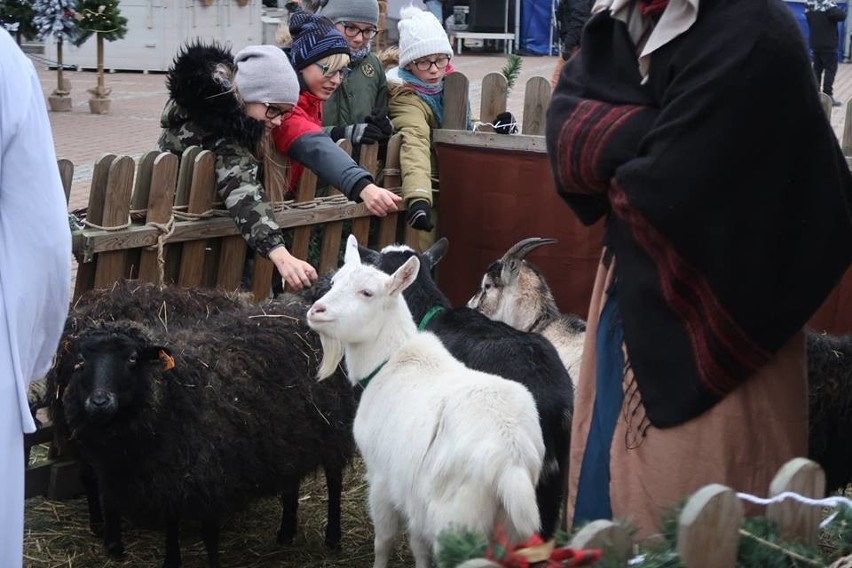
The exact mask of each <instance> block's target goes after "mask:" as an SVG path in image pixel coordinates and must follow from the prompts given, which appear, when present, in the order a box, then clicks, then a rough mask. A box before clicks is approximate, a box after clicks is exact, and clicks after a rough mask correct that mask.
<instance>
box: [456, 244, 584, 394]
mask: <svg viewBox="0 0 852 568" xmlns="http://www.w3.org/2000/svg"><path fill="white" fill-rule="evenodd" d="M555 242H556V241H555V240H554V239H541V238H529V239H524V240H522V241H519V242H518V243H515V245H513V246H512V247H511V248H510V249H509V250H507V251H506V253H505V254H504V255H503V257H502V258H501V259H500V260H495V261H494V262H492V263H491V265H490V266H489V267H488V268H487V269H486V271H485V274H484V275H483V276H482V283H481V284H480V287H479V290H478V291H477V292H476V294H474V295H473V297H472V298H471V299H470V300H468V302H467V307H468V308H471V309H474V310H477V311H478V312H481V313H482V314H484V315H486V316H488V317H489V318H490V319H493V320H496V321H502V322H503V323H505V324H508V325H510V326H512V327H514V328H515V329H519V330H521V331H528V332H535V333H540V334H542V335H543V336H544V337H545V338H547V340H548V341H550V342H551V343H552V344H553V346H554V347H555V348H556V352H557V353H559V358H560V359H561V360H562V364H563V365H564V366H565V369H566V370H567V371H568V374H569V375H571V378H572V379H573V380H574V384H575V385H576V384H577V380H578V378H579V375H580V361H581V359H582V356H583V343H584V342H585V340H586V322H585V321H583V320H582V319H581V318H579V317H577V316H575V315H573V314H566V315H563V314H561V313H559V308H558V307H557V306H556V300H555V299H554V298H553V292H551V290H550V287H549V286H548V285H547V282H545V280H544V276H543V275H542V274H541V272H540V271H539V270H538V268H536V267H535V266H533V265H532V264H530V263H528V262H527V261H526V260H524V257H525V256H526V255H527V254H529V253H530V252H531V251H532V250H533V249H535V248H538V247H539V246H541V245H545V244H550V243H555Z"/></svg>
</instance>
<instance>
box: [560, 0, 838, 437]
mask: <svg viewBox="0 0 852 568" xmlns="http://www.w3.org/2000/svg"><path fill="white" fill-rule="evenodd" d="M649 69H650V71H649V76H648V80H647V82H646V84H644V85H643V84H641V80H640V75H639V70H638V66H637V57H636V51H635V47H634V45H633V43H632V42H631V40H630V38H629V36H628V33H627V30H626V28H625V26H624V24H622V23H621V22H619V21H617V20H614V19H613V18H611V17H610V15H609V13H608V12H601V13H598V14H596V15H594V16H593V17H592V18H591V19H590V20H589V22H588V24H587V27H586V29H585V31H584V35H583V40H582V50H581V56H580V57H576V58H574V59H573V60H572V61H571V62H570V63H569V64H567V65H566V67H565V70H564V71H563V74H562V76H561V78H560V81H559V85H558V87H557V89H556V92H555V94H554V96H553V100H552V102H551V106H550V110H549V116H548V127H547V144H548V151H549V153H550V157H551V163H552V166H553V171H554V176H555V178H556V181H557V187H558V191H559V192H560V194H561V195H562V197H563V198H564V199H565V200H566V201H567V202H568V204H569V205H570V206H571V207H572V209H573V210H574V211H575V212H576V214H577V215H578V216H579V217H580V219H581V220H582V221H583V222H584V223H588V224H591V223H593V222H594V221H596V220H597V219H599V218H600V217H601V216H603V215H609V219H608V225H607V234H606V239H607V240H606V245H607V246H608V247H609V248H610V249H611V250H612V251H613V252H614V254H615V258H616V261H615V262H616V277H617V285H618V290H619V298H620V300H619V301H620V308H621V312H622V318H623V325H624V334H625V343H626V345H627V349H628V352H629V353H630V358H631V363H632V366H633V371H634V373H635V376H636V380H637V382H638V386H639V389H640V392H641V395H642V399H643V402H644V405H645V409H646V412H647V415H648V418H649V419H650V420H651V422H652V424H654V425H655V426H657V427H667V426H674V425H677V424H680V423H682V422H685V421H687V420H689V419H691V418H694V417H695V416H697V415H699V414H701V413H702V412H704V411H705V410H707V409H708V408H710V407H712V406H713V405H714V404H715V403H716V402H718V401H719V400H721V399H722V398H723V397H724V396H725V395H726V394H727V393H729V392H731V391H732V390H733V389H734V388H736V386H737V385H739V384H740V383H742V382H743V381H744V380H745V379H746V378H748V377H749V376H750V375H752V374H753V373H754V372H755V371H757V370H758V369H760V368H761V367H762V366H763V365H765V364H766V363H767V362H768V360H769V359H770V358H771V357H772V356H773V354H774V353H776V352H777V351H778V350H779V349H780V348H781V347H783V346H784V344H785V343H786V342H787V341H788V340H789V339H790V338H791V336H792V335H793V334H794V333H795V332H797V331H798V330H799V329H801V328H802V327H803V326H804V325H805V323H806V322H807V320H808V319H809V317H810V316H811V315H812V314H813V313H814V311H816V309H817V308H818V307H819V305H820V304H821V303H822V301H823V300H824V299H825V298H826V296H827V295H828V294H829V292H830V291H831V289H832V287H833V286H834V285H835V284H836V283H837V281H838V280H839V279H840V278H841V277H842V275H843V273H844V271H845V269H846V267H847V266H848V265H849V263H850V259H852V221H850V218H852V214H850V200H852V178H850V175H849V170H848V168H847V165H846V161H845V159H844V157H843V155H842V153H841V151H840V148H839V147H838V144H837V140H836V138H835V135H834V133H833V131H832V129H831V127H830V125H829V122H828V120H827V119H826V117H825V115H824V113H823V111H822V108H821V107H820V103H819V99H818V95H817V87H816V84H815V82H814V78H813V74H812V71H811V66H810V63H809V61H808V56H807V54H806V51H805V46H804V43H803V40H802V37H801V34H800V32H799V30H798V28H797V25H796V23H795V21H794V20H793V18H792V16H791V15H790V13H789V10H788V9H787V8H786V7H785V6H784V5H783V4H782V3H781V2H780V1H779V0H701V5H700V10H699V14H698V20H697V21H696V22H695V24H694V25H693V27H692V28H690V29H689V30H688V31H687V32H686V33H684V34H683V35H681V36H679V37H678V38H676V39H674V40H673V41H672V42H670V43H668V44H666V45H665V46H663V47H662V48H660V49H659V50H657V51H655V52H654V53H653V54H652V55H651V60H650V68H649Z"/></svg>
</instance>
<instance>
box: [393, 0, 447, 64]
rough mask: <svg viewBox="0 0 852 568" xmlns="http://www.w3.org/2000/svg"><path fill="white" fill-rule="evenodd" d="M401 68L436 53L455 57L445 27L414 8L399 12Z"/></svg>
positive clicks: (434, 18)
mask: <svg viewBox="0 0 852 568" xmlns="http://www.w3.org/2000/svg"><path fill="white" fill-rule="evenodd" d="M399 17H400V20H399V24H397V28H398V29H399V66H400V68H404V67H405V66H406V65H408V64H409V63H411V62H412V61H414V60H416V59H420V58H421V57H425V56H427V55H434V54H436V53H444V54H446V55H448V56H452V55H453V48H452V46H451V45H450V40H449V39H448V38H447V32H445V31H444V26H442V25H441V22H439V21H438V19H437V18H436V17H435V16H434V14H432V12H427V11H425V10H421V9H419V8H415V7H414V6H408V7H406V8H403V9H402V10H400V11H399Z"/></svg>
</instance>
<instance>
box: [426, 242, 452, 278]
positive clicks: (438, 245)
mask: <svg viewBox="0 0 852 568" xmlns="http://www.w3.org/2000/svg"><path fill="white" fill-rule="evenodd" d="M449 246H450V241H448V240H447V237H441V238H440V239H438V240H437V241H435V243H434V244H433V245H432V246H431V247H429V248H428V249H426V250H424V251H423V256H424V257H425V258H426V260H428V261H429V269H430V270H431V269H433V268H435V265H437V264H438V263H439V262H441V260H442V259H443V258H444V257H445V256H447V249H448V248H449Z"/></svg>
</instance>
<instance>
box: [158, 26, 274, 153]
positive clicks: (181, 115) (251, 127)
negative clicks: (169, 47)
mask: <svg viewBox="0 0 852 568" xmlns="http://www.w3.org/2000/svg"><path fill="white" fill-rule="evenodd" d="M235 73H236V64H235V63H234V56H233V54H232V53H231V51H230V49H229V48H227V47H225V46H222V45H221V44H219V43H217V42H215V41H211V42H202V41H200V40H197V41H194V42H191V43H187V44H186V45H184V46H183V47H182V48H181V49H180V51H178V53H177V55H175V58H174V60H173V62H172V65H171V67H169V72H168V75H167V76H166V88H168V90H169V97H170V101H169V104H168V105H167V107H166V110H165V111H164V113H163V117H162V126H163V127H164V128H169V129H174V128H179V127H181V126H182V125H183V124H184V123H186V122H187V121H189V122H192V123H194V124H196V125H197V126H198V127H200V128H201V129H202V130H204V131H205V133H206V134H208V135H212V136H224V137H227V138H231V139H233V140H235V141H236V142H238V143H239V144H240V145H241V146H245V147H246V148H251V149H253V148H255V147H256V146H257V143H258V142H259V141H260V139H261V137H262V136H263V132H264V130H265V126H264V124H263V123H262V122H261V121H258V120H255V119H253V118H251V117H249V116H247V115H246V114H245V110H244V107H243V103H242V101H241V100H240V99H239V97H238V96H237V94H236V91H235V90H234V86H233V78H234V74H235Z"/></svg>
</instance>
